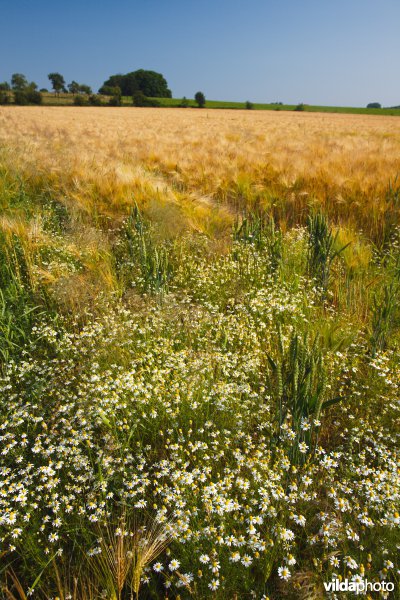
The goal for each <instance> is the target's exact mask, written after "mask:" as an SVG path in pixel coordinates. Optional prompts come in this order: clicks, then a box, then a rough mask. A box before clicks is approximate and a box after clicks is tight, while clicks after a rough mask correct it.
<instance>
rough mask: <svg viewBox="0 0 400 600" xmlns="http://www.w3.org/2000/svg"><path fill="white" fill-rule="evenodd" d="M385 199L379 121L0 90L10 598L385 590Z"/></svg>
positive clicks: (390, 461) (0, 421)
mask: <svg viewBox="0 0 400 600" xmlns="http://www.w3.org/2000/svg"><path fill="white" fill-rule="evenodd" d="M399 216H400V120H399V119H398V118H395V117H389V116H385V117H378V116H371V115H365V116H364V115H348V114H326V113H325V114H322V113H321V114H319V113H304V112H303V113H298V112H293V113H290V112H283V111H282V112H279V111H277V112H272V111H271V112H269V111H265V112H262V111H254V112H253V111H239V110H221V111H212V110H207V109H203V110H200V109H198V110H195V109H166V108H163V109H154V108H86V107H85V108H79V107H13V106H10V107H0V590H1V591H0V596H1V597H4V598H6V599H8V600H24V599H26V598H28V597H33V598H38V599H43V600H45V599H46V600H47V599H48V600H50V599H56V598H58V599H59V600H70V599H73V600H97V599H100V598H104V599H111V600H125V599H127V600H128V599H131V598H132V599H133V598H139V599H150V598H153V599H158V598H170V599H173V598H176V599H178V598H180V599H181V600H183V599H185V598H195V599H198V600H201V599H206V598H213V599H215V600H225V599H227V600H239V599H240V600H241V599H247V598H248V599H252V598H257V599H259V600H267V599H268V598H269V599H270V600H279V599H281V598H282V599H285V598H288V599H289V600H290V599H300V600H302V599H303V600H307V599H319V598H321V599H322V598H326V597H331V598H340V597H341V596H340V595H335V594H334V593H330V595H329V594H327V592H326V591H325V587H324V583H328V582H331V581H332V580H334V579H336V578H340V579H341V580H344V579H346V578H347V579H349V580H350V581H351V582H353V584H354V585H355V584H357V583H358V582H361V581H363V580H365V579H368V581H371V582H375V583H379V584H380V585H381V586H382V589H383V591H382V592H381V596H382V597H389V598H390V597H393V598H395V597H396V593H398V590H399V587H398V586H399V583H400V582H399V579H400V578H399V572H400V571H399V569H400V565H399V562H398V556H399V554H400V553H399V550H400V536H399V525H400V514H399V500H400V461H399V424H400V418H399V417H400V402H399V387H400V360H399V359H400V308H399V299H400V221H399ZM392 590H394V591H392ZM350 597H351V594H350ZM371 597H372V596H371Z"/></svg>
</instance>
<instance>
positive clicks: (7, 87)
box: [0, 81, 11, 92]
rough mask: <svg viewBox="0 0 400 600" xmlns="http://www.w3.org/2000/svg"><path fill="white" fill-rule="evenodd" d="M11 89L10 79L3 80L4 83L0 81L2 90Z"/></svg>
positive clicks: (0, 90)
mask: <svg viewBox="0 0 400 600" xmlns="http://www.w3.org/2000/svg"><path fill="white" fill-rule="evenodd" d="M10 89H11V88H10V84H9V83H8V81H3V83H0V92H9V91H10Z"/></svg>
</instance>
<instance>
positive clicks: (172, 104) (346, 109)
mask: <svg viewBox="0 0 400 600" xmlns="http://www.w3.org/2000/svg"><path fill="white" fill-rule="evenodd" d="M103 98H104V102H105V103H107V102H108V97H107V96H104V97H103ZM152 100H156V101H157V102H158V103H159V104H160V106H161V107H165V108H177V107H179V106H180V105H181V104H182V98H152ZM187 102H188V107H189V108H196V107H197V104H196V102H195V101H194V100H192V99H188V100H187ZM73 103H74V97H73V95H72V94H60V95H59V96H55V95H54V94H52V93H50V92H49V93H44V94H43V104H44V105H45V106H68V105H71V106H72V105H73ZM122 105H123V106H131V105H132V99H131V98H130V96H124V97H123V98H122ZM296 106H297V105H296V104H273V103H271V104H259V103H254V104H253V108H254V110H276V111H279V110H283V111H292V110H295V109H296ZM205 108H209V109H215V108H219V109H227V108H230V109H235V110H244V109H245V108H246V102H245V101H244V102H228V101H225V100H207V101H206V106H205ZM304 111H305V112H325V113H344V114H347V113H348V114H360V115H388V116H400V108H362V107H357V106H315V105H312V104H306V105H304Z"/></svg>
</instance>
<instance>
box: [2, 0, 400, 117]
mask: <svg viewBox="0 0 400 600" xmlns="http://www.w3.org/2000/svg"><path fill="white" fill-rule="evenodd" d="M0 15H1V21H2V27H1V35H0V81H3V80H9V79H10V77H11V74H12V73H15V72H20V73H24V74H25V75H26V76H27V77H28V79H29V80H34V81H36V82H37V83H38V84H39V86H40V87H48V86H49V85H50V84H49V82H48V80H47V74H48V73H50V72H51V71H59V72H61V73H62V74H63V75H64V77H65V79H66V81H67V83H68V82H70V81H71V80H72V79H75V80H76V81H78V82H79V83H87V84H89V85H91V86H92V87H93V88H94V89H96V90H97V88H98V87H99V86H100V85H101V84H102V82H103V81H104V80H105V79H107V77H108V76H109V75H111V74H115V73H125V72H128V71H133V70H136V69H139V68H144V69H152V70H154V71H159V72H161V73H163V75H164V76H165V77H166V79H167V81H168V83H169V86H170V88H171V89H172V92H173V95H174V96H175V97H182V96H184V95H185V96H187V97H193V95H194V93H195V92H196V91H198V90H201V91H203V92H204V93H205V95H206V97H207V98H209V99H221V100H238V101H244V100H247V99H249V100H252V101H256V102H272V101H282V102H288V103H298V102H306V103H310V104H326V105H328V104H331V105H344V106H364V105H365V104H367V103H368V102H372V101H378V102H381V103H382V104H383V105H398V104H400V72H399V57H400V0H335V1H332V0H331V1H329V0H282V1H279V0H275V1H270V0H247V1H246V0H198V1H195V2H193V1H192V0H141V1H140V2H139V1H137V0H115V2H111V1H109V0H0Z"/></svg>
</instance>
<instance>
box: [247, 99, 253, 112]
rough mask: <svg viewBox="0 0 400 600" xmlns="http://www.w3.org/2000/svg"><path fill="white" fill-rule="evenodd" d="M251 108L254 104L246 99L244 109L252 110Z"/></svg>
mask: <svg viewBox="0 0 400 600" xmlns="http://www.w3.org/2000/svg"><path fill="white" fill-rule="evenodd" d="M253 108H254V104H253V103H252V102H250V100H246V109H247V110H253Z"/></svg>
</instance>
